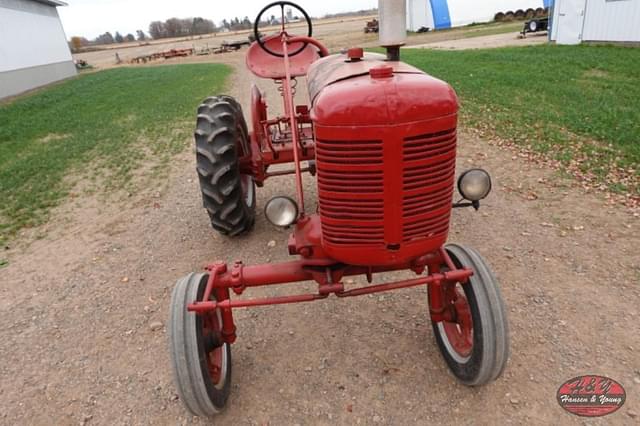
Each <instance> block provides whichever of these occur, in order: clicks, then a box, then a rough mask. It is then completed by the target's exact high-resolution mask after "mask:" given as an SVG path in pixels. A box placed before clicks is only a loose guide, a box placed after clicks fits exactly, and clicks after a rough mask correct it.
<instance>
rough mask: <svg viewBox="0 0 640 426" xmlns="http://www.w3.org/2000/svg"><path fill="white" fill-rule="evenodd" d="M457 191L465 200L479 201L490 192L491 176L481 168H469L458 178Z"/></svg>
mask: <svg viewBox="0 0 640 426" xmlns="http://www.w3.org/2000/svg"><path fill="white" fill-rule="evenodd" d="M458 191H459V192H460V195H462V196H463V197H464V198H465V199H466V200H469V201H480V200H482V199H483V198H485V197H486V196H487V195H489V192H491V177H490V176H489V173H487V172H486V171H485V170H482V169H470V170H467V171H466V172H464V173H463V174H462V175H460V177H459V178H458Z"/></svg>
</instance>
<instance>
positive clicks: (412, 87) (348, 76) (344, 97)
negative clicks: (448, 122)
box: [307, 53, 458, 126]
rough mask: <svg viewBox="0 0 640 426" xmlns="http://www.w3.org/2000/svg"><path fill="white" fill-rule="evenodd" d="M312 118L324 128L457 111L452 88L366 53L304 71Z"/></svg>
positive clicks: (400, 120)
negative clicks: (358, 58) (359, 56)
mask: <svg viewBox="0 0 640 426" xmlns="http://www.w3.org/2000/svg"><path fill="white" fill-rule="evenodd" d="M307 85H308V90H309V96H310V99H311V105H312V110H311V118H312V120H313V121H314V123H315V124H317V125H323V126H360V125H366V126H376V125H394V124H400V123H408V122H413V121H421V120H425V119H430V118H438V117H443V116H447V115H451V114H455V113H457V111H458V102H457V97H456V94H455V92H454V91H453V89H452V88H451V86H449V85H448V84H447V83H445V82H443V81H441V80H438V79H436V78H434V77H431V76H429V75H427V74H426V73H424V72H423V71H421V70H419V69H417V68H415V67H412V66H411V65H408V64H405V63H403V62H397V61H386V57H385V56H384V55H380V54H375V53H367V54H365V55H364V56H363V57H362V59H361V60H355V61H354V60H350V59H349V58H348V57H347V56H346V55H331V56H328V57H326V58H323V59H320V60H318V61H316V62H314V63H313V64H312V65H311V67H310V68H309V72H308V76H307Z"/></svg>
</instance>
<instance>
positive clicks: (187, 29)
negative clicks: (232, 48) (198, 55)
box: [69, 16, 253, 51]
mask: <svg viewBox="0 0 640 426" xmlns="http://www.w3.org/2000/svg"><path fill="white" fill-rule="evenodd" d="M251 28H253V23H252V22H251V20H250V19H249V17H247V16H245V17H244V18H243V19H240V18H237V17H236V18H233V19H230V20H227V19H223V20H222V22H221V23H220V24H219V25H216V24H215V23H214V22H213V21H212V20H211V19H205V18H201V17H196V18H186V19H180V18H169V19H167V20H166V21H153V22H151V23H150V24H149V29H148V33H145V32H144V31H143V30H137V31H136V34H135V35H134V34H131V33H130V34H124V35H123V34H121V33H120V32H118V31H116V32H115V33H111V32H110V31H107V32H106V33H104V34H100V35H99V36H98V37H96V38H94V39H93V40H89V39H87V38H85V37H79V36H74V37H71V40H70V42H69V46H70V47H71V49H72V50H73V51H78V50H80V49H82V48H83V47H88V46H95V45H103V44H114V43H124V42H132V41H146V40H148V39H154V40H157V39H161V38H170V37H189V36H197V35H203V34H211V33H215V32H220V31H240V30H248V29H251Z"/></svg>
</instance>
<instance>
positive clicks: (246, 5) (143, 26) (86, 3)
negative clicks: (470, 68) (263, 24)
mask: <svg viewBox="0 0 640 426" xmlns="http://www.w3.org/2000/svg"><path fill="white" fill-rule="evenodd" d="M63 1H65V2H66V3H68V4H69V5H68V6H64V7H59V8H58V13H59V14H60V18H61V19H62V24H63V25H64V29H65V32H66V34H67V38H71V37H72V36H82V37H87V38H89V39H91V38H95V37H96V36H98V35H100V34H103V33H105V32H107V31H110V32H111V33H112V34H115V32H116V31H119V32H120V33H121V34H123V35H124V34H127V33H132V34H134V35H135V32H136V30H144V31H145V32H148V30H149V23H150V22H151V21H165V20H167V19H168V18H173V17H176V18H190V17H194V16H201V17H203V18H207V19H211V20H213V21H214V22H215V23H216V25H217V24H219V23H220V21H222V20H223V19H231V18H234V17H236V16H237V17H239V18H240V19H242V18H243V17H244V16H248V17H249V19H251V20H252V21H253V20H254V18H255V17H256V15H257V14H258V12H260V10H261V9H262V8H263V7H264V6H266V5H267V4H268V3H271V2H272V1H273V0H222V1H221V0H63ZM294 3H297V4H299V5H300V6H301V7H302V8H304V9H305V10H306V11H307V13H309V14H310V15H311V16H322V15H324V14H326V13H336V12H349V11H353V10H360V9H371V8H373V7H377V6H378V0H320V1H318V0H297V1H295V0H294Z"/></svg>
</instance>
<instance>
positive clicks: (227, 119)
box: [169, 0, 509, 417]
mask: <svg viewBox="0 0 640 426" xmlns="http://www.w3.org/2000/svg"><path fill="white" fill-rule="evenodd" d="M404 3H405V1H404V0H384V1H381V3H380V5H381V7H380V39H381V45H382V46H384V47H386V48H387V55H382V54H374V53H363V51H362V49H359V48H354V49H350V50H349V51H348V52H347V53H346V54H334V55H330V54H329V52H328V50H327V48H326V47H325V46H323V45H322V44H321V43H320V42H319V41H318V40H316V39H314V38H312V37H311V35H312V25H311V20H310V19H309V17H308V15H307V13H306V12H305V11H304V10H302V9H301V8H300V7H299V6H297V5H295V4H293V3H291V2H288V1H279V2H275V3H272V4H270V5H268V6H267V7H265V8H264V9H263V10H262V11H261V12H260V14H259V15H258V17H257V18H256V21H255V28H254V32H255V37H256V39H255V42H253V43H252V45H251V46H250V48H249V50H248V52H247V56H246V64H247V66H248V67H249V69H250V70H251V71H252V72H253V73H254V74H256V75H258V76H259V77H263V78H266V79H273V80H274V81H275V82H276V84H278V85H280V87H281V92H282V97H283V100H284V111H285V113H284V116H279V117H272V118H269V117H267V114H266V104H265V101H264V99H263V96H262V94H261V92H260V91H259V90H258V89H257V87H255V86H253V87H252V89H251V90H252V92H251V94H252V100H251V119H252V121H251V126H250V127H248V126H247V124H246V123H245V119H244V116H243V113H242V108H241V107H240V104H239V103H238V102H236V101H235V100H234V99H233V98H231V97H228V96H217V97H211V98H208V99H206V100H205V101H204V103H203V104H202V105H201V106H200V107H199V108H198V118H197V129H196V131H195V139H196V151H197V171H198V175H199V178H200V185H201V189H202V197H203V201H204V207H205V208H206V209H207V211H208V213H209V216H210V218H211V224H212V226H213V228H214V229H215V230H217V231H219V232H221V233H222V234H225V235H229V236H234V235H239V234H242V233H246V232H249V231H250V230H251V228H252V227H253V224H254V218H255V209H256V197H255V187H256V186H258V187H260V186H262V185H263V184H264V182H265V180H266V179H267V178H269V177H271V176H276V175H282V174H287V173H290V174H292V175H295V185H296V189H297V199H296V200H293V199H291V198H288V197H283V196H278V197H274V198H272V199H271V200H270V201H268V203H267V204H266V206H265V207H264V211H265V216H266V217H267V219H268V220H269V221H270V222H271V223H273V224H274V225H277V226H281V227H291V228H292V233H291V235H290V237H289V240H288V249H289V253H290V254H291V255H292V256H296V259H295V260H292V261H290V262H285V263H279V264H265V265H256V266H249V265H245V264H243V263H242V262H241V261H236V262H235V263H233V264H226V263H224V262H214V263H211V264H210V265H208V266H207V267H206V268H205V269H206V271H205V272H204V273H192V274H189V275H187V276H185V277H184V278H182V279H180V280H178V282H177V284H176V286H175V288H174V290H173V294H172V299H171V308H170V310H171V312H170V320H169V340H170V350H171V359H172V367H173V371H174V377H175V381H176V386H177V389H178V394H179V396H180V398H181V399H182V401H183V402H184V404H185V405H186V407H187V408H188V409H189V411H190V412H191V413H193V414H195V415H198V416H205V417H206V416H212V415H214V414H216V413H217V412H219V411H220V410H221V409H222V408H223V407H224V405H225V403H226V401H227V398H228V396H229V391H230V389H231V344H232V343H234V342H235V340H236V325H235V323H234V319H233V310H234V309H237V308H246V307H253V306H262V305H275V304H281V303H296V302H311V301H317V300H322V299H328V298H329V297H330V296H333V297H350V296H360V295H365V294H371V293H378V292H383V291H389V290H396V289H402V288H407V287H414V286H421V285H426V286H427V287H428V304H429V314H430V317H431V321H432V323H433V331H434V334H435V339H436V343H437V344H438V346H439V348H440V350H441V352H442V355H443V357H444V359H445V361H446V363H447V364H448V366H449V368H450V369H451V371H452V373H453V374H454V375H455V376H456V377H457V378H458V379H459V380H460V381H461V382H462V383H464V384H466V385H470V386H476V385H483V384H486V383H488V382H491V381H493V380H495V379H496V378H497V377H498V376H500V374H501V373H502V371H503V369H504V368H505V365H506V363H507V358H508V354H509V344H508V329H507V318H506V312H505V308H504V305H503V302H502V298H501V296H500V289H499V285H498V283H497V281H496V278H495V276H494V274H493V273H492V272H491V269H490V268H489V266H488V265H487V263H486V262H485V261H484V259H483V258H482V257H481V256H480V254H478V252H477V251H475V250H473V249H471V248H467V247H464V246H461V245H458V244H448V245H445V244H446V241H447V235H448V232H449V221H450V216H451V211H452V208H454V207H467V206H471V207H474V208H476V209H477V208H478V207H479V203H480V200H482V199H483V198H485V197H486V196H487V194H488V193H489V191H490V190H491V180H490V177H489V175H488V173H487V172H485V171H484V170H482V169H472V170H468V171H466V172H464V173H462V174H461V175H460V176H459V178H458V180H457V187H458V191H459V192H460V195H461V196H462V199H461V200H460V201H458V202H457V203H453V193H454V186H455V183H456V182H455V164H456V127H457V112H458V101H457V98H456V94H455V92H454V91H453V89H452V88H451V87H450V86H449V85H448V84H447V83H445V82H443V81H441V80H438V79H436V78H434V77H431V76H429V75H427V74H425V73H424V72H422V71H420V70H418V69H416V68H414V67H412V66H410V65H407V64H405V63H402V62H400V60H399V52H400V49H399V47H400V45H401V44H402V43H403V37H404V30H403V29H404V28H406V27H405V23H404V16H405V14H404V13H405V12H404V10H405V9H404ZM285 6H286V7H292V8H295V9H298V10H299V11H300V13H301V15H302V16H304V18H305V20H306V24H307V34H306V35H304V36H295V35H292V34H289V33H288V32H287V31H286V28H285V26H286V25H285V22H286V19H285V10H284V9H285ZM272 7H279V8H280V10H279V12H278V13H281V16H282V20H281V21H280V23H282V25H281V27H280V29H279V31H278V32H277V33H276V34H272V35H266V36H260V35H259V31H258V24H259V23H260V22H261V21H262V17H263V15H265V13H266V12H267V10H269V9H270V8H272ZM265 16H269V15H265ZM297 77H306V80H307V89H308V92H309V99H310V105H295V104H294V91H295V86H296V78H297ZM304 162H306V163H307V165H303V163H304ZM281 163H293V168H292V169H291V170H284V171H282V170H279V171H270V166H272V165H274V164H281ZM303 172H309V173H311V174H313V175H316V177H317V185H318V200H317V204H318V207H317V209H314V210H315V212H310V211H308V209H307V208H305V202H304V201H305V200H304V196H303V191H302V177H301V176H302V173H303ZM463 200H464V201H463ZM400 270H410V271H413V272H414V273H415V275H416V276H415V278H412V279H407V280H403V281H398V282H384V283H378V284H371V283H372V282H373V280H374V276H376V275H377V274H380V273H384V272H388V271H400ZM355 275H361V276H363V277H366V279H367V281H368V283H369V284H370V285H365V286H361V287H357V288H350V289H349V288H347V286H346V285H345V283H344V282H343V278H345V277H349V276H355ZM303 281H315V282H316V283H317V285H318V289H317V292H315V293H313V294H297V295H290V296H281V297H265V298H258V299H244V298H243V299H233V298H232V297H231V295H232V294H236V295H240V294H242V293H244V292H245V291H246V290H247V289H250V288H251V287H256V286H269V285H276V284H287V283H295V282H303ZM417 302H418V303H422V302H421V301H417Z"/></svg>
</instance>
